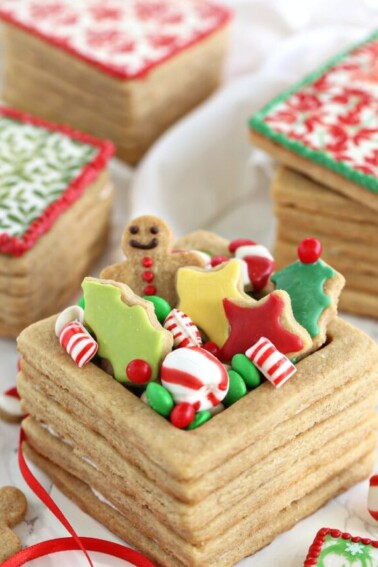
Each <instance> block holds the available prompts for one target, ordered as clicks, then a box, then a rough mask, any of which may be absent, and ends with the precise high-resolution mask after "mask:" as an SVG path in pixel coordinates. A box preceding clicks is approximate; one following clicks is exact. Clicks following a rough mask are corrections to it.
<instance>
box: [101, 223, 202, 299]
mask: <svg viewBox="0 0 378 567" xmlns="http://www.w3.org/2000/svg"><path fill="white" fill-rule="evenodd" d="M172 246H173V235H172V231H171V229H170V228H169V226H168V225H167V224H166V223H165V222H164V221H162V220H161V219H160V218H158V217H154V216H151V215H144V216H141V217H138V218H135V219H133V220H132V221H130V223H129V224H128V225H127V226H126V228H125V230H124V232H123V235H122V243H121V248H122V251H123V253H124V255H125V256H126V260H125V261H123V262H118V263H117V264H112V265H111V266H108V267H106V268H104V269H103V270H102V272H101V274H100V277H101V278H103V279H109V280H115V281H119V282H123V283H125V284H127V285H128V286H130V287H131V289H132V290H133V291H134V292H135V293H136V294H138V295H141V296H143V295H158V296H160V297H163V298H164V299H165V300H166V301H168V303H169V304H170V305H176V303H177V294H176V288H175V276H176V272H177V270H178V269H179V268H181V267H183V266H197V267H203V266H204V265H205V261H204V259H203V258H202V257H201V256H200V255H199V254H197V253H196V252H192V251H173V250H172Z"/></svg>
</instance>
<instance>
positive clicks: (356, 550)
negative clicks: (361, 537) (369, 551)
mask: <svg viewBox="0 0 378 567" xmlns="http://www.w3.org/2000/svg"><path fill="white" fill-rule="evenodd" d="M345 549H346V550H347V551H349V553H350V554H351V555H353V556H355V555H360V554H361V555H362V554H363V553H365V546H364V545H362V544H361V543H351V542H349V543H347V544H346V546H345Z"/></svg>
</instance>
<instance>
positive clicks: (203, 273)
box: [177, 260, 250, 347]
mask: <svg viewBox="0 0 378 567" xmlns="http://www.w3.org/2000/svg"><path fill="white" fill-rule="evenodd" d="M177 293H178V296H179V304H178V309H179V310H180V311H182V312H183V313H186V315H188V316H189V317H190V318H191V320H192V321H193V322H194V323H195V324H196V325H197V326H198V327H199V328H200V329H201V330H202V331H203V332H204V333H206V335H207V337H208V339H209V340H210V341H213V342H214V343H215V344H216V345H218V346H219V347H220V346H222V345H223V344H224V342H225V340H226V339H227V336H228V321H227V317H226V314H225V312H224V309H223V300H224V298H225V297H228V298H231V299H245V298H246V297H247V296H246V295H245V294H244V292H243V278H242V272H241V266H240V263H239V262H238V261H236V260H231V261H230V262H227V263H225V264H221V265H220V266H217V267H216V268H213V269H212V270H202V269H199V268H181V269H180V270H179V271H178V272H177ZM249 346H250V345H249Z"/></svg>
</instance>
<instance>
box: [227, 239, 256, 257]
mask: <svg viewBox="0 0 378 567" xmlns="http://www.w3.org/2000/svg"><path fill="white" fill-rule="evenodd" d="M251 244H256V242H255V241H254V240H249V238H237V239H236V240H231V242H230V244H229V245H228V250H229V251H230V252H231V254H233V253H234V252H235V250H237V249H238V248H240V246H250V245H251Z"/></svg>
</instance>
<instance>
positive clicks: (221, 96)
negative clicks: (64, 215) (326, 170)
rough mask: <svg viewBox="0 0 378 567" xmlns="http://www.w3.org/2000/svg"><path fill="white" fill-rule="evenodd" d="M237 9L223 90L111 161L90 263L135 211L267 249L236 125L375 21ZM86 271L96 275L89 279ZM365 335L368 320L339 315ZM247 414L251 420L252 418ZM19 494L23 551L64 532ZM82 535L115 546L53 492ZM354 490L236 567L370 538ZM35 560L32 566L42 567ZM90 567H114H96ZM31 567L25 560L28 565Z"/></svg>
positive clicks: (3, 442)
mask: <svg viewBox="0 0 378 567" xmlns="http://www.w3.org/2000/svg"><path fill="white" fill-rule="evenodd" d="M227 3H228V4H229V5H231V6H232V7H233V8H234V9H235V12H236V17H235V21H234V24H233V30H232V34H231V43H230V53H229V57H228V61H227V65H226V71H225V81H224V86H223V88H222V89H220V90H219V91H218V92H217V93H216V94H215V95H214V96H213V97H211V98H210V99H209V100H208V101H207V102H206V103H204V104H203V105H202V106H200V107H199V108H198V109H196V110H194V111H193V112H192V113H190V114H189V115H188V116H187V117H185V118H183V119H182V120H181V121H179V122H178V123H177V124H176V125H174V126H173V127H172V128H171V129H170V130H168V131H167V132H166V133H165V134H164V135H163V136H162V137H161V138H160V139H159V140H158V141H157V142H156V143H155V145H154V146H153V147H152V148H151V150H150V151H149V153H148V154H147V155H146V156H145V158H144V159H143V161H142V162H141V163H140V164H139V166H138V168H136V169H135V170H132V169H131V168H129V167H127V166H125V165H124V164H122V163H120V162H119V161H117V160H114V161H113V163H112V172H113V174H114V178H115V182H116V186H117V206H116V208H115V213H114V223H113V226H114V230H113V235H112V240H111V244H110V246H109V249H108V253H107V255H106V257H105V258H103V259H102V260H101V262H100V263H99V266H98V267H97V268H98V269H99V267H100V265H101V266H102V265H105V264H107V263H109V262H110V261H114V259H115V258H116V257H117V256H118V255H119V252H118V251H119V238H120V233H121V231H122V227H123V226H124V224H125V223H126V222H127V221H128V220H129V218H131V216H135V215H137V214H144V213H148V212H149V213H153V214H157V215H160V216H162V217H163V218H164V219H166V220H167V221H168V222H169V223H170V224H171V226H172V228H173V229H174V232H175V234H176V236H180V235H181V234H183V233H185V232H187V231H189V230H192V229H195V228H198V227H204V228H209V229H213V230H216V231H218V232H219V233H221V234H223V235H224V236H226V237H230V238H236V237H239V236H246V237H251V238H253V239H255V240H257V241H260V242H261V243H264V244H268V245H271V244H272V242H273V231H274V221H273V216H272V213H271V205H270V201H269V183H270V181H271V176H272V171H273V167H272V162H271V160H270V159H269V158H267V157H266V156H264V155H263V154H262V153H261V152H258V151H256V150H252V149H251V147H250V145H249V143H248V128H247V121H248V118H249V117H250V116H251V114H252V113H253V112H254V111H256V110H257V109H258V108H259V107H260V106H262V104H264V103H265V102H266V101H268V100H269V99H270V98H271V97H272V96H273V95H274V94H276V93H278V92H279V91H280V90H281V89H283V88H286V87H287V86H289V85H290V84H292V83H293V81H295V80H297V79H300V78H301V77H302V76H303V74H305V73H308V72H310V71H312V70H313V69H314V68H316V66H317V65H319V64H320V63H322V62H324V60H325V59H327V58H328V57H330V56H332V55H334V54H335V53H337V51H339V50H340V49H342V48H344V47H346V46H347V45H349V44H350V43H351V42H354V41H357V40H359V39H360V38H363V36H364V35H366V34H367V33H368V32H370V31H371V26H372V25H374V23H375V22H377V21H378V20H377V15H378V0H359V1H358V2H356V1H355V0H234V1H232V0H228V2H227ZM93 273H94V274H95V273H96V270H94V271H93ZM349 319H351V320H353V321H354V322H355V323H356V324H357V325H359V326H360V327H362V328H364V329H365V330H366V331H367V332H369V333H370V334H371V335H372V336H375V337H376V338H377V337H378V324H377V323H375V322H373V321H369V320H364V319H362V318H349ZM16 359H17V356H16V351H15V343H14V341H11V340H0V370H1V373H0V376H1V386H2V390H4V389H6V388H7V387H10V386H12V385H13V384H14V377H15V368H16ZM252 417H253V416H252ZM17 437H18V432H17V427H15V426H9V425H5V424H3V423H0V456H1V457H0V486H2V485H5V484H9V483H12V484H16V485H17V486H19V487H21V488H25V485H24V484H23V480H22V478H21V475H20V473H19V471H18V467H17V462H16V455H15V448H16V446H17ZM26 491H27V493H28V496H29V504H30V505H29V512H28V516H27V522H24V523H22V524H21V525H20V527H18V528H17V531H18V533H19V534H20V535H21V537H22V540H23V543H24V545H30V544H32V543H35V542H37V541H41V540H44V539H48V538H51V537H56V536H63V535H66V533H65V530H64V528H62V526H60V525H59V524H58V522H56V521H55V520H52V518H51V515H50V514H49V513H48V512H47V511H46V509H44V507H43V506H42V505H41V504H39V503H38V501H37V499H36V498H35V497H34V496H33V495H31V493H30V491H28V490H27V489H26ZM52 496H53V497H54V499H55V500H56V501H57V503H58V504H59V505H60V506H61V507H62V509H63V511H64V512H65V513H66V515H67V516H68V518H70V520H71V521H72V522H73V524H74V526H75V528H76V529H77V531H78V532H79V533H80V534H81V535H97V536H100V537H104V538H109V539H113V540H117V538H115V537H114V536H112V535H111V534H109V533H108V532H107V531H106V530H105V529H104V528H103V527H102V526H99V525H98V524H97V523H96V522H94V521H93V520H91V519H90V518H88V516H86V515H85V514H83V513H81V512H80V511H78V510H77V508H76V507H75V506H74V505H73V504H72V503H70V502H69V501H68V500H67V499H65V498H64V497H63V496H62V495H61V494H60V492H59V491H57V490H56V489H55V488H53V489H52ZM366 498H367V484H366V483H363V484H361V485H359V486H357V487H355V488H353V489H352V490H350V491H348V492H347V493H345V494H343V495H342V496H340V497H338V498H337V499H335V500H333V501H332V502H331V503H329V504H328V505H327V506H326V507H324V508H322V509H321V510H320V511H318V512H317V513H316V514H315V515H313V516H311V517H310V518H308V519H306V520H304V521H302V522H300V523H299V524H298V525H297V526H296V527H295V528H293V529H292V530H291V531H289V532H287V533H286V534H283V535H282V536H280V537H279V538H277V539H276V540H275V541H274V542H273V543H272V544H271V545H270V546H268V547H267V548H265V549H264V550H262V551H260V552H259V553H257V554H256V555H255V556H253V557H251V558H248V559H245V560H244V561H242V562H241V563H240V567H276V566H283V565H285V567H299V566H300V565H303V561H304V557H305V555H306V551H307V548H308V546H309V545H310V542H311V541H312V539H313V537H314V535H315V533H316V531H317V530H318V529H319V528H320V527H322V526H331V527H335V528H339V529H342V530H346V531H349V532H351V533H353V534H354V535H361V536H365V537H372V538H374V539H378V530H377V528H376V526H374V525H373V521H370V520H369V516H368V513H367V509H366ZM51 561H52V560H51V559H46V560H42V559H41V560H38V561H37V565H38V567H47V566H48V565H52V563H51ZM59 561H60V563H59V564H61V565H70V566H72V567H75V566H76V565H78V566H79V565H83V564H84V563H83V559H82V557H81V555H80V554H78V553H75V554H69V556H68V554H67V555H66V556H65V557H64V559H63V556H61V557H60V558H59ZM95 564H96V566H99V565H120V564H122V562H121V561H119V560H118V561H114V562H111V560H108V559H106V560H101V559H100V557H99V556H96V557H95ZM30 565H31V564H30Z"/></svg>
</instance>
